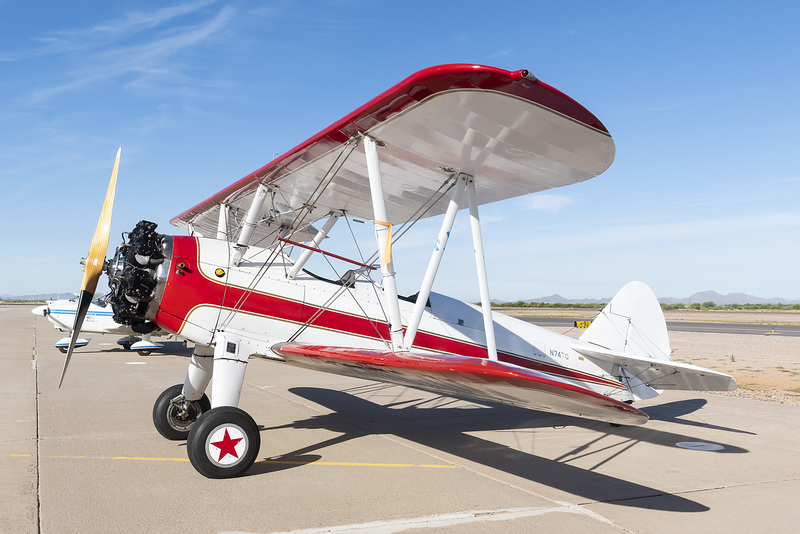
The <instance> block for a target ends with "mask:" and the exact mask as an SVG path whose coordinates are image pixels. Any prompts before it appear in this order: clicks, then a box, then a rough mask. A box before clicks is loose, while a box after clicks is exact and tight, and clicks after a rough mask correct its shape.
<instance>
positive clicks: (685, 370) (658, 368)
mask: <svg viewBox="0 0 800 534" xmlns="http://www.w3.org/2000/svg"><path fill="white" fill-rule="evenodd" d="M571 348H572V349H573V350H575V351H577V352H579V353H581V354H583V355H584V356H588V357H589V358H597V359H600V360H603V361H607V362H610V363H613V364H615V365H619V366H620V367H622V368H623V369H625V370H626V371H627V372H628V373H629V374H630V375H631V376H633V377H636V378H638V379H639V380H641V381H642V382H644V383H645V384H646V385H647V386H649V387H651V388H653V389H683V390H691V391H733V390H735V389H736V380H734V379H733V377H732V376H729V375H726V374H725V373H720V372H718V371H713V370H711V369H706V368H704V367H698V366H696V365H691V364H688V363H681V362H676V361H672V360H659V359H655V358H650V357H647V356H636V355H634V354H626V353H623V352H617V351H613V350H608V349H605V348H602V347H596V346H592V345H586V344H583V343H581V344H578V343H575V344H573V345H572V346H571Z"/></svg>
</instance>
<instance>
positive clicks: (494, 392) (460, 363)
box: [272, 343, 648, 424]
mask: <svg viewBox="0 0 800 534" xmlns="http://www.w3.org/2000/svg"><path fill="white" fill-rule="evenodd" d="M272 351H273V352H275V353H276V354H278V355H279V356H281V357H282V358H283V359H284V360H285V361H286V362H287V363H290V364H293V365H297V366H300V367H307V368H310V369H316V370H319V371H325V372H329V373H336V374H342V375H346V376H354V377H357V378H365V379H367V380H378V381H380V382H390V383H393V384H401V385H405V386H411V387H417V388H420V389H425V390H428V391H433V392H435V393H443V394H445V395H453V396H456V397H465V398H469V399H475V400H482V401H490V402H497V403H501V404H511V405H514V406H520V407H523V408H531V409H534V410H543V411H547V412H554V413H562V414H567V415H575V416H578V417H587V418H590V419H596V420H599V421H608V422H610V423H620V424H643V423H645V422H647V419H648V417H647V414H645V413H644V412H642V411H640V410H637V409H636V408H633V407H632V406H629V405H628V404H625V403H624V402H620V401H617V400H614V399H611V398H609V397H606V396H605V395H601V394H599V393H595V392H593V391H590V390H588V389H586V388H584V387H580V386H578V385H575V384H573V383H571V382H567V381H566V380H561V379H558V378H556V377H553V376H550V375H545V374H544V373H539V372H537V371H534V370H532V369H525V368H523V367H519V366H516V365H512V364H507V363H503V362H496V361H491V360H488V359H486V358H473V357H468V356H453V355H444V354H419V353H397V352H388V351H381V350H370V349H359V348H351V347H324V346H311V345H300V344H295V343H284V344H279V345H275V346H273V347H272Z"/></svg>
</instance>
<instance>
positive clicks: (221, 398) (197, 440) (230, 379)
mask: <svg viewBox="0 0 800 534" xmlns="http://www.w3.org/2000/svg"><path fill="white" fill-rule="evenodd" d="M215 341H216V346H215V347H214V383H213V384H212V391H211V398H212V401H213V402H212V406H213V408H212V409H211V411H209V412H207V413H205V414H203V416H202V417H201V418H200V419H199V420H198V421H197V424H196V425H194V426H192V428H191V430H190V431H189V436H188V439H187V442H186V451H187V453H188V455H189V460H190V461H191V462H192V465H193V466H194V468H195V469H197V471H198V472H199V473H200V474H201V475H203V476H205V477H208V478H231V477H237V476H239V475H241V474H243V473H244V472H245V471H247V470H248V469H250V467H251V466H252V465H253V463H254V462H255V460H256V456H258V452H259V449H260V448H261V434H259V431H258V426H257V425H256V423H255V421H253V418H252V417H250V416H249V415H248V414H247V412H245V411H244V410H241V409H239V408H238V407H237V406H238V404H239V396H240V394H241V392H242V384H243V383H244V373H245V369H246V367H247V358H248V355H249V354H250V350H248V349H247V348H246V346H245V345H246V343H245V342H242V340H241V339H237V338H236V337H234V336H229V335H226V334H225V333H222V332H220V333H217V335H216V340H215Z"/></svg>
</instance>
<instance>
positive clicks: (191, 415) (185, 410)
mask: <svg viewBox="0 0 800 534" xmlns="http://www.w3.org/2000/svg"><path fill="white" fill-rule="evenodd" d="M182 392H183V384H175V385H174V386H172V387H169V388H167V389H165V390H164V392H163V393H162V394H161V395H159V396H158V399H156V403H155V404H154V405H153V424H154V425H155V426H156V430H158V433H159V434H161V435H162V436H164V437H165V438H167V439H170V440H173V441H178V440H184V439H186V438H187V437H188V436H189V430H190V429H191V428H192V425H194V423H195V421H197V418H198V417H200V415H202V414H204V413H205V412H207V411H209V410H210V409H211V401H209V400H208V397H207V396H206V395H205V394H203V396H202V397H201V398H200V399H199V400H195V401H187V400H186V399H185V398H184V397H183V395H182Z"/></svg>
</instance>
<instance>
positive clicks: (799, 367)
mask: <svg viewBox="0 0 800 534" xmlns="http://www.w3.org/2000/svg"><path fill="white" fill-rule="evenodd" d="M519 310H520V311H522V312H524V313H517V309H514V312H512V313H509V315H512V314H513V315H523V314H524V315H536V316H549V317H572V318H576V319H578V318H580V319H586V318H591V317H593V316H594V315H596V314H597V311H594V310H562V309H552V310H541V309H538V310H535V311H532V310H530V309H525V308H522V309H519ZM503 311H504V312H505V311H506V310H503ZM664 315H665V318H666V320H667V321H680V320H684V321H692V322H725V323H743V324H787V325H796V324H800V312H776V311H772V310H767V311H763V312H762V311H741V312H739V311H735V312H734V311H730V312H728V311H709V312H706V311H694V310H686V311H673V310H668V311H666V312H665V313H664ZM553 330H555V331H558V332H560V333H564V334H567V335H571V336H574V337H578V336H579V335H580V334H581V333H582V332H583V330H579V329H575V328H561V329H555V328H554V329H553ZM669 337H670V344H671V346H672V349H673V353H672V358H673V359H675V360H677V361H681V362H686V363H691V364H694V365H699V366H701V367H708V368H710V369H715V370H717V371H722V372H723V373H728V374H730V375H731V376H733V377H734V378H735V379H736V382H737V383H738V384H739V389H738V390H736V391H732V392H716V393H714V394H718V395H732V396H740V397H751V398H756V399H761V400H766V401H770V402H779V403H782V404H794V405H800V337H796V336H778V335H749V334H711V333H695V332H670V336H669Z"/></svg>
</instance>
